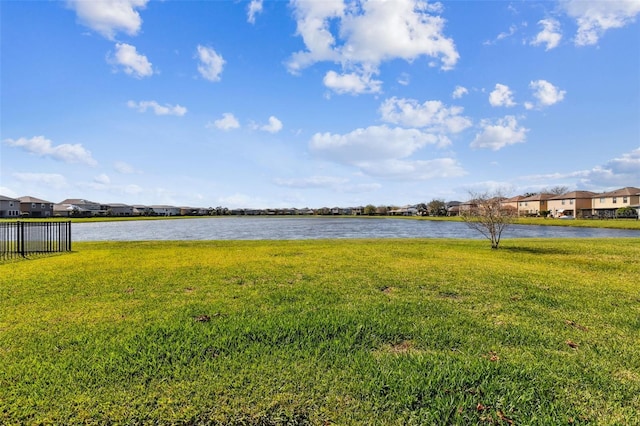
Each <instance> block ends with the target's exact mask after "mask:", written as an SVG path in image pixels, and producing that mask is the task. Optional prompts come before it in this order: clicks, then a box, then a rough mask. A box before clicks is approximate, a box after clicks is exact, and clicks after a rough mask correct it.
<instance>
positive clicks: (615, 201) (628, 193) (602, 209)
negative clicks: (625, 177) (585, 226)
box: [591, 186, 640, 217]
mask: <svg viewBox="0 0 640 426" xmlns="http://www.w3.org/2000/svg"><path fill="white" fill-rule="evenodd" d="M638 204H640V188H636V187H634V186H627V187H626V188H621V189H616V190H615V191H611V192H605V193H603V194H596V195H594V196H593V198H592V204H591V208H592V211H593V215H594V216H596V217H615V216H616V211H617V210H618V209H619V208H623V207H632V206H636V205H638Z"/></svg>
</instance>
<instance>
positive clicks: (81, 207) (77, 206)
mask: <svg viewBox="0 0 640 426" xmlns="http://www.w3.org/2000/svg"><path fill="white" fill-rule="evenodd" d="M58 204H67V205H69V206H71V207H72V211H74V210H75V211H76V212H78V213H80V216H106V214H107V209H106V206H103V205H101V204H100V203H96V202H93V201H89V200H85V199H82V198H67V199H66V200H64V201H61V202H60V203H58Z"/></svg>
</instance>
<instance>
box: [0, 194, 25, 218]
mask: <svg viewBox="0 0 640 426" xmlns="http://www.w3.org/2000/svg"><path fill="white" fill-rule="evenodd" d="M0 217H2V218H13V219H17V218H19V217H20V200H18V199H17V198H11V197H5V196H4V195H0Z"/></svg>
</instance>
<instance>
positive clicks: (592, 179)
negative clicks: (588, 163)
mask: <svg viewBox="0 0 640 426" xmlns="http://www.w3.org/2000/svg"><path fill="white" fill-rule="evenodd" d="M581 182H582V183H584V184H585V185H589V186H596V187H597V186H601V187H602V186H605V187H618V186H630V184H633V183H636V182H640V147H638V148H636V149H634V150H633V151H631V152H628V153H625V154H622V156H621V157H618V158H614V159H612V160H609V161H607V162H606V163H604V164H603V165H601V166H596V167H594V168H593V169H592V170H589V171H587V172H586V173H584V177H583V178H582V179H581Z"/></svg>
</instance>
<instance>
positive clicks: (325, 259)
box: [0, 239, 640, 425]
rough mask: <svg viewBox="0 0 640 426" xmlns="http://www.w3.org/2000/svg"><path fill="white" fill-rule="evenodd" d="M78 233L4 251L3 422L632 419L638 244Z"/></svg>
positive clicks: (639, 310)
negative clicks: (493, 244) (143, 237)
mask: <svg viewBox="0 0 640 426" xmlns="http://www.w3.org/2000/svg"><path fill="white" fill-rule="evenodd" d="M502 244H503V246H502V248H501V249H499V250H491V249H490V246H489V244H488V242H485V241H468V240H431V239H428V240H427V239H415V240H414V239H402V240H337V241H336V240H319V241H244V242H238V241H226V242H131V243H77V244H75V245H74V250H75V251H74V252H73V253H69V254H64V255H57V256H52V257H46V258H39V259H34V260H26V261H20V262H10V263H6V264H1V265H0V423H1V424H43V423H44V424H50V423H53V424H77V423H118V424H145V423H155V424H184V423H187V424H200V423H202V424H246V425H277V424H318V425H326V424H339V425H342V424H380V425H394V424H395V425H406V424H464V425H467V424H598V425H600V424H602V425H622V424H624V425H633V424H640V284H639V283H640V281H639V277H640V265H639V263H640V262H638V260H639V259H640V239H598V240H595V239H594V240H582V239H581V240H551V239H527V240H505V241H503V243H502Z"/></svg>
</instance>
